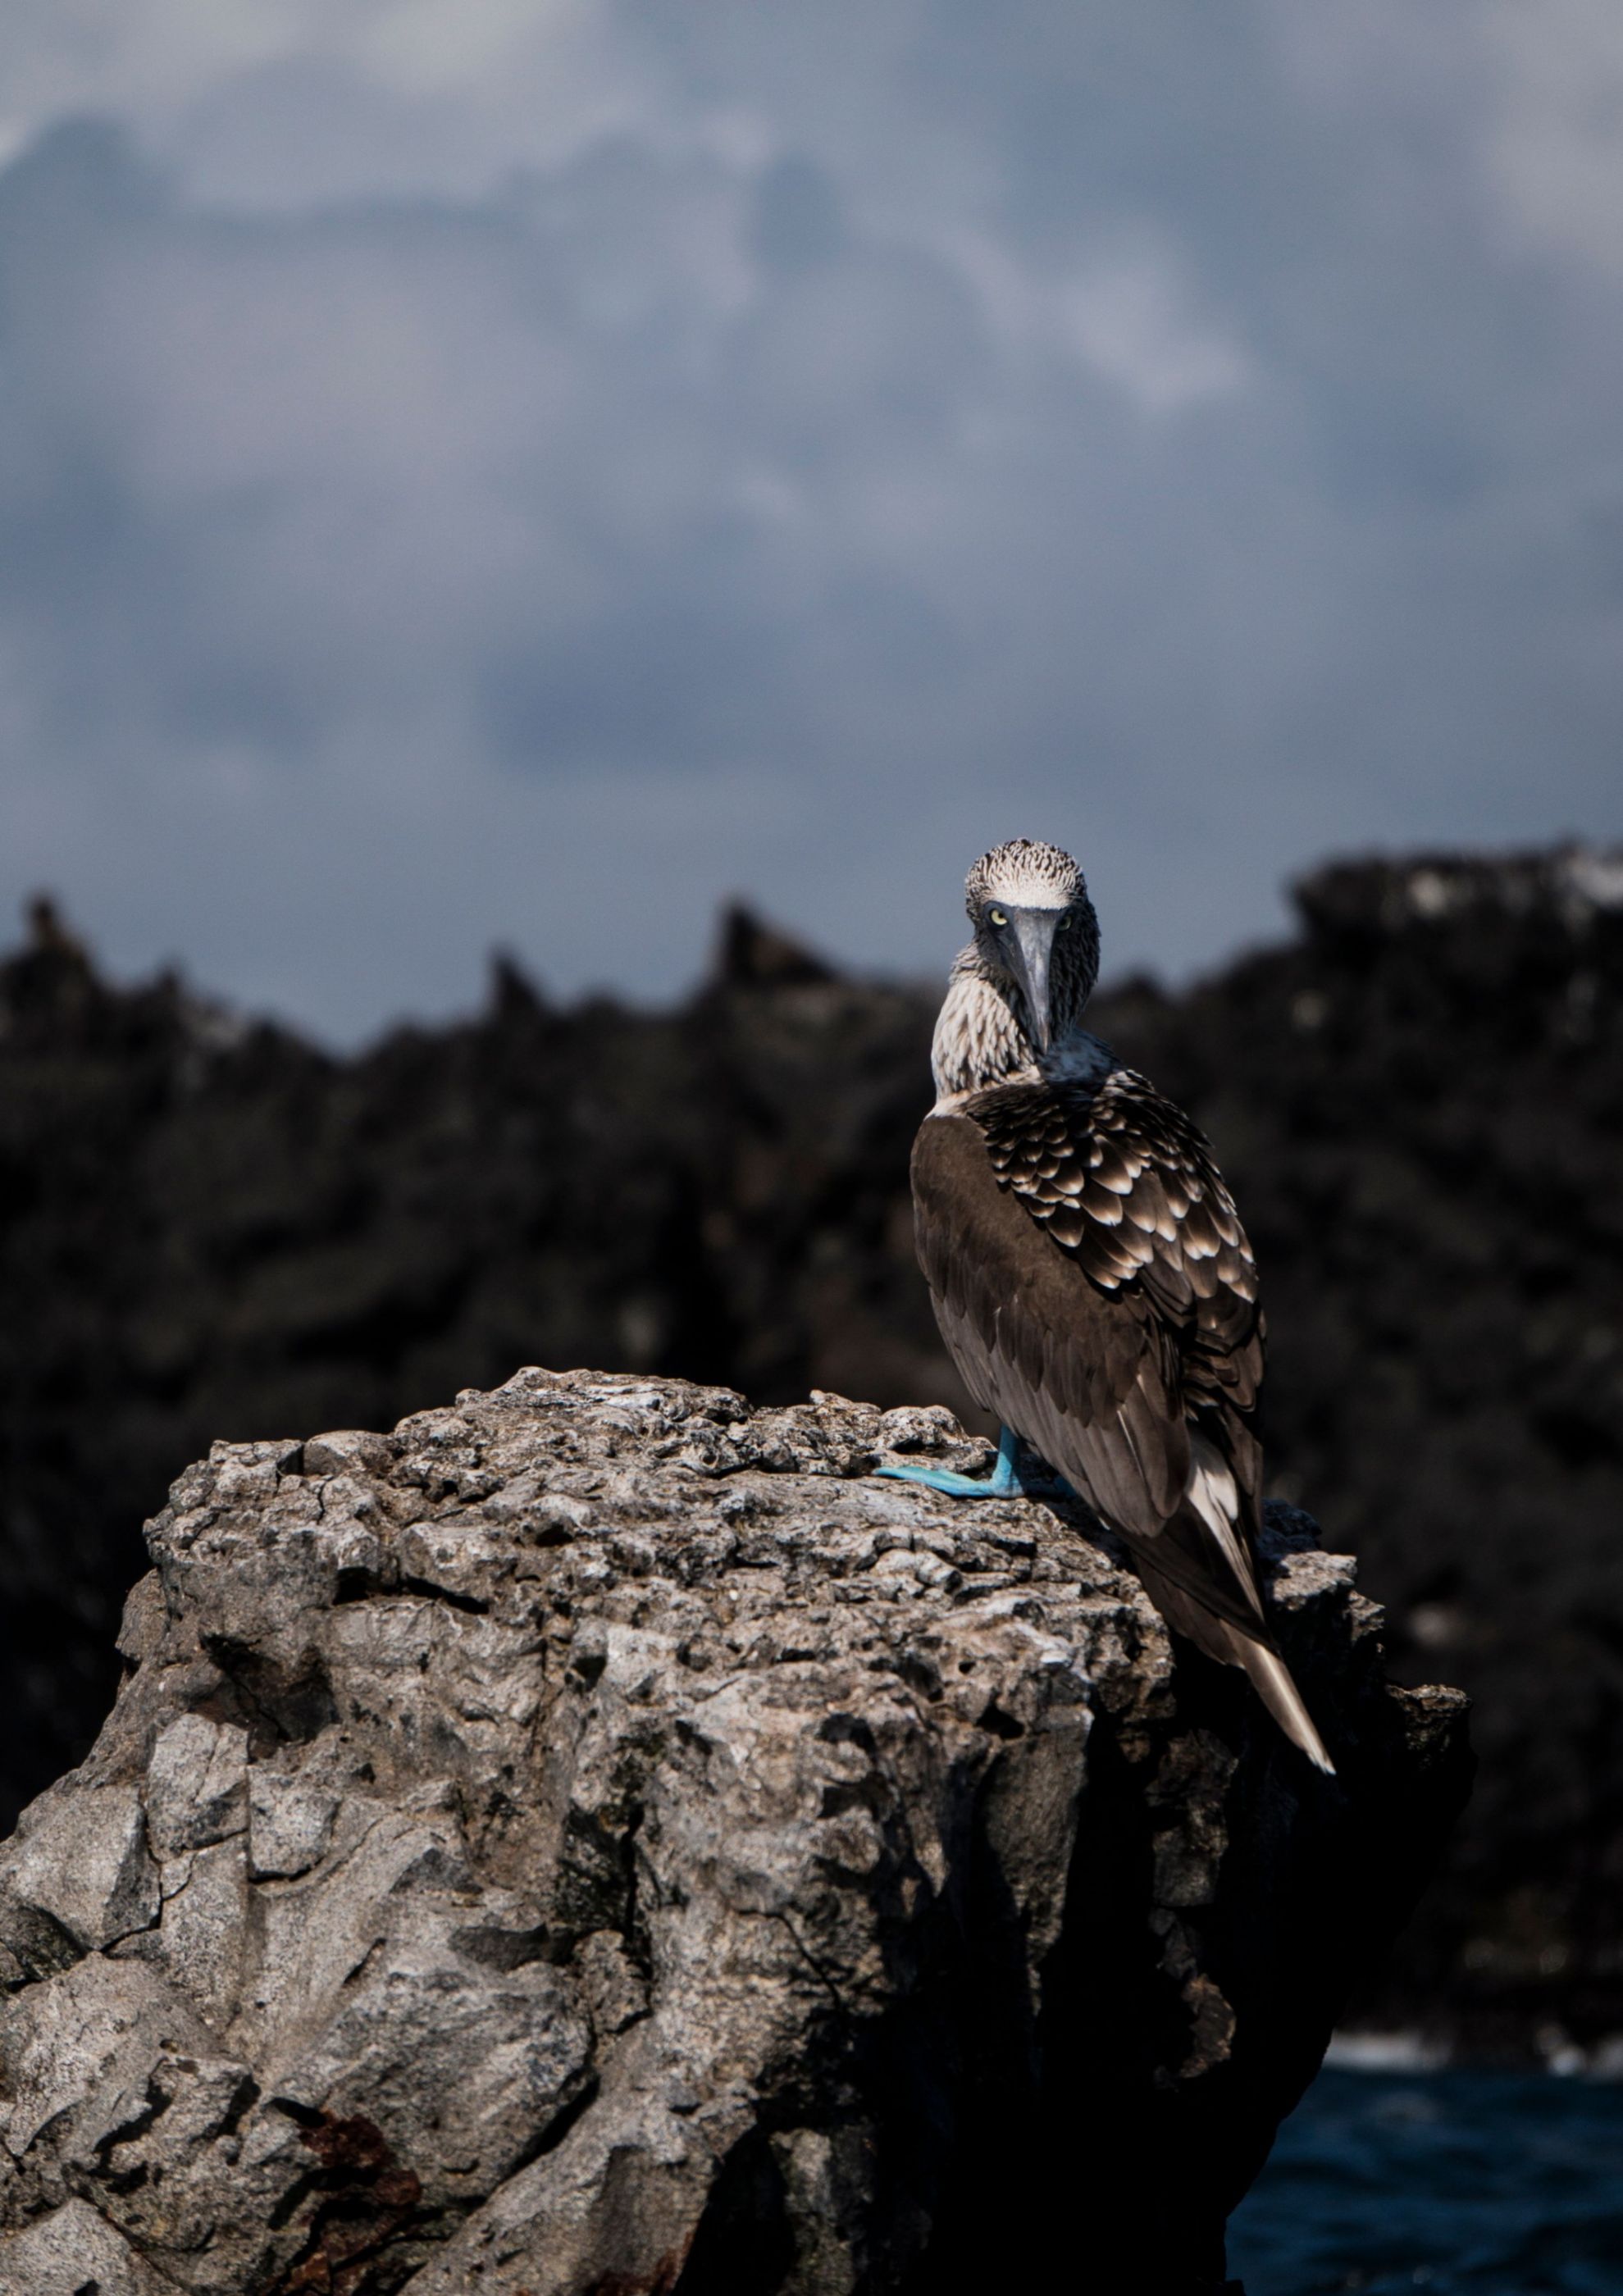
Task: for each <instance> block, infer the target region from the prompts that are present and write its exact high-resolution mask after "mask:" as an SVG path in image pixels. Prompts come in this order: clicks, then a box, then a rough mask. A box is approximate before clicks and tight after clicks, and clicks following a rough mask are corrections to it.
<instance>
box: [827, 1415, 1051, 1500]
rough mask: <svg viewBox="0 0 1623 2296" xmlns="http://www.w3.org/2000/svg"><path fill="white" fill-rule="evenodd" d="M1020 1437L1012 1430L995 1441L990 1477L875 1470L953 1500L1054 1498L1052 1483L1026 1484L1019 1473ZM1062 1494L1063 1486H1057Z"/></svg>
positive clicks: (932, 1469) (940, 1470) (939, 1470)
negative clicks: (994, 1464) (945, 1494)
mask: <svg viewBox="0 0 1623 2296" xmlns="http://www.w3.org/2000/svg"><path fill="white" fill-rule="evenodd" d="M1019 1450H1020V1437H1019V1436H1018V1435H1017V1434H1016V1433H1015V1432H1014V1430H1013V1429H1012V1427H1005V1428H1004V1429H1003V1430H1002V1431H1001V1432H1000V1433H999V1435H998V1438H997V1464H996V1466H995V1467H994V1468H993V1470H992V1472H991V1473H990V1474H989V1475H955V1474H954V1473H953V1472H952V1471H951V1469H950V1468H947V1467H876V1468H875V1469H874V1471H873V1472H874V1473H875V1474H877V1475H889V1476H891V1477H892V1478H893V1479H894V1480H896V1481H897V1482H898V1483H922V1484H923V1485H924V1487H925V1488H926V1489H927V1490H931V1491H945V1492H946V1493H947V1496H948V1497H949V1498H955V1499H1021V1498H1043V1497H1051V1496H1052V1495H1053V1490H1054V1488H1055V1484H1054V1482H1041V1483H1029V1482H1028V1481H1027V1480H1025V1478H1024V1476H1023V1475H1022V1474H1021V1472H1020V1467H1019V1465H1018V1464H1017V1454H1018V1453H1019ZM1058 1487H1059V1488H1061V1489H1063V1488H1064V1485H1063V1484H1060V1485H1059V1486H1058Z"/></svg>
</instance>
